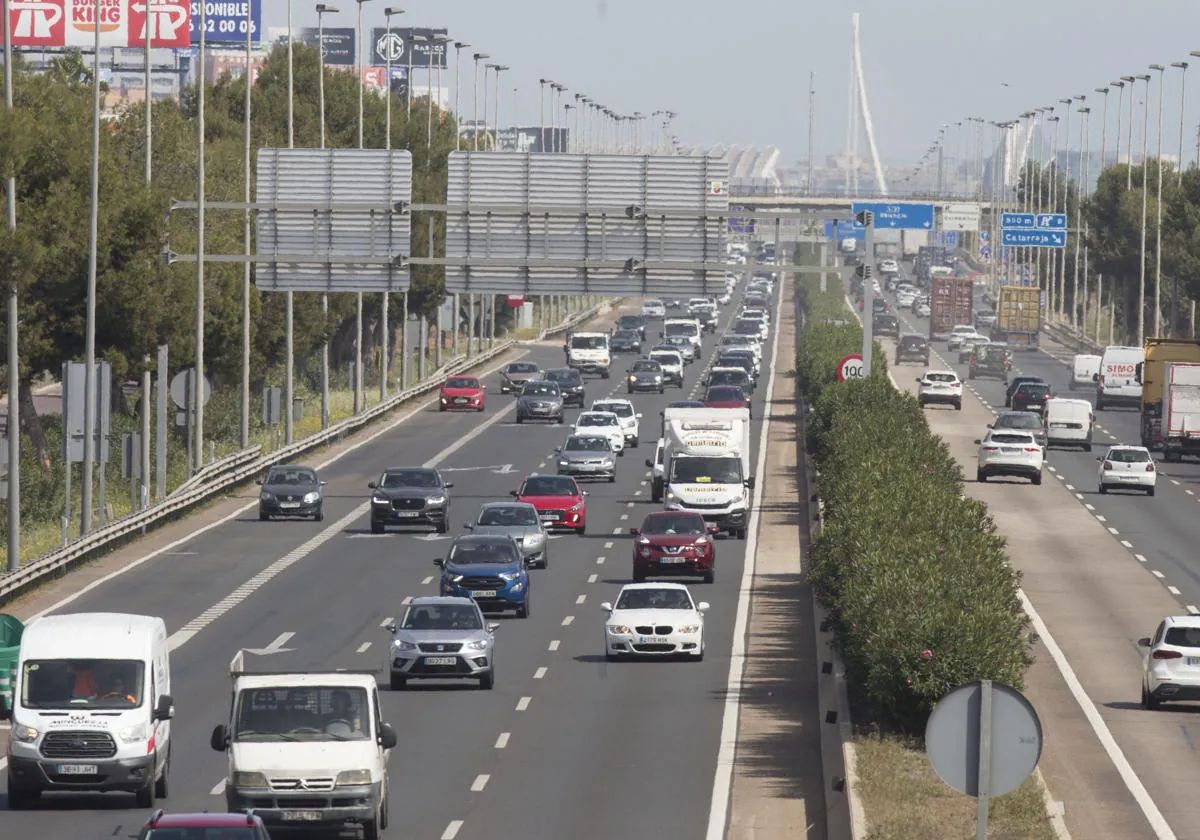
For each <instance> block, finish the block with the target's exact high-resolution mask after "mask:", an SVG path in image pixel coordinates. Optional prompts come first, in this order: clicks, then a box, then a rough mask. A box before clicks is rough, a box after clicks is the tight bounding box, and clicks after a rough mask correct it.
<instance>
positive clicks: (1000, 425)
mask: <svg viewBox="0 0 1200 840" xmlns="http://www.w3.org/2000/svg"><path fill="white" fill-rule="evenodd" d="M996 428H997V429H1040V428H1042V418H1040V417H1038V416H1037V415H1036V414H1026V413H1024V412H1021V413H1019V414H1005V415H1002V416H1001V417H1000V419H999V420H997V421H996Z"/></svg>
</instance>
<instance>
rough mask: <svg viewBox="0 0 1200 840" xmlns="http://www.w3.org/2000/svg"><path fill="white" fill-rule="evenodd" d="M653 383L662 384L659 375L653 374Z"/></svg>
mask: <svg viewBox="0 0 1200 840" xmlns="http://www.w3.org/2000/svg"><path fill="white" fill-rule="evenodd" d="M654 381H655V382H662V375H661V374H658V373H656V374H654Z"/></svg>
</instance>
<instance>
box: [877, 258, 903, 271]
mask: <svg viewBox="0 0 1200 840" xmlns="http://www.w3.org/2000/svg"><path fill="white" fill-rule="evenodd" d="M879 271H880V273H882V274H899V273H900V264H899V263H897V262H896V261H895V260H892V259H885V260H880V261H879Z"/></svg>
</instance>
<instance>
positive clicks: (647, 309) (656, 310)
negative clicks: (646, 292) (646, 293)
mask: <svg viewBox="0 0 1200 840" xmlns="http://www.w3.org/2000/svg"><path fill="white" fill-rule="evenodd" d="M642 317H643V318H665V317H667V305H666V304H665V303H663V302H662V301H661V300H659V299H658V298H652V299H650V300H647V301H644V302H643V303H642Z"/></svg>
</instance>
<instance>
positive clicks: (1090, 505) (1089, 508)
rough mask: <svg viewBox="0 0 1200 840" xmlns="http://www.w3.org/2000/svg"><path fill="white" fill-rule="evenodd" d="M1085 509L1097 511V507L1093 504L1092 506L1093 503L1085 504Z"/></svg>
mask: <svg viewBox="0 0 1200 840" xmlns="http://www.w3.org/2000/svg"><path fill="white" fill-rule="evenodd" d="M1084 507H1085V508H1087V509H1088V510H1095V509H1096V506H1095V505H1093V504H1091V503H1087V504H1084Z"/></svg>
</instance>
